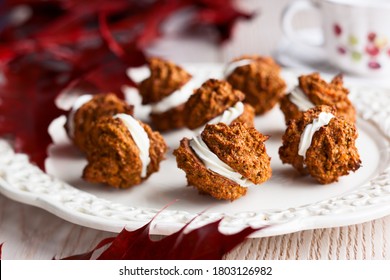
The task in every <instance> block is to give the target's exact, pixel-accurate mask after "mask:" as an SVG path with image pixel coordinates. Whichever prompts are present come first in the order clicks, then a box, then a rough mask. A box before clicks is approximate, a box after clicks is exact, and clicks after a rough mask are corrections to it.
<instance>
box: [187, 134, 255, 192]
mask: <svg viewBox="0 0 390 280" xmlns="http://www.w3.org/2000/svg"><path fill="white" fill-rule="evenodd" d="M190 147H191V148H192V149H193V151H194V152H195V153H196V155H197V156H198V157H199V158H200V159H201V160H202V162H203V164H204V165H205V166H206V167H207V168H208V169H210V170H212V171H214V172H215V173H217V174H219V175H221V176H223V177H225V178H228V179H230V180H232V181H233V182H235V183H237V184H239V185H240V186H242V187H249V186H252V185H254V183H252V182H251V181H250V180H248V179H246V178H244V177H243V176H242V175H241V174H240V173H238V172H236V171H234V169H232V168H231V167H230V166H229V165H227V164H226V163H224V162H223V161H221V160H220V159H219V158H218V157H217V155H216V154H214V153H213V152H212V151H210V149H209V148H208V147H207V145H206V143H205V142H204V141H203V140H202V137H201V136H200V135H199V136H196V137H194V138H193V139H191V140H190Z"/></svg>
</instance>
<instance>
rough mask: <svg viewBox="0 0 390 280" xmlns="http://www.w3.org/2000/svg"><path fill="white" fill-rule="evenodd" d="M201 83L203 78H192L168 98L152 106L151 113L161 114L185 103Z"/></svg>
mask: <svg viewBox="0 0 390 280" xmlns="http://www.w3.org/2000/svg"><path fill="white" fill-rule="evenodd" d="M203 82H204V79H203V77H193V78H192V79H191V80H189V81H188V82H187V83H186V84H185V85H183V86H182V87H181V88H179V89H178V90H175V91H174V92H172V93H171V94H170V95H169V96H167V97H165V98H163V99H162V100H161V101H159V102H157V103H155V104H152V106H151V109H152V113H155V114H161V113H164V112H167V111H169V110H171V109H173V108H175V107H177V106H179V105H181V104H183V103H185V102H187V100H188V99H189V98H190V97H191V95H192V93H193V92H194V90H195V89H197V88H199V87H200V86H201V85H202V84H203Z"/></svg>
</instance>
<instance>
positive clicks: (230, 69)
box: [223, 58, 253, 77]
mask: <svg viewBox="0 0 390 280" xmlns="http://www.w3.org/2000/svg"><path fill="white" fill-rule="evenodd" d="M252 62H253V59H248V58H245V59H241V60H237V61H232V62H230V63H229V64H228V65H227V66H226V68H225V70H224V72H223V74H224V76H225V77H229V76H230V74H231V73H233V72H234V70H236V69H237V68H238V67H241V66H245V65H249V64H251V63H252Z"/></svg>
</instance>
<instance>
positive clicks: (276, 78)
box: [226, 56, 286, 115]
mask: <svg viewBox="0 0 390 280" xmlns="http://www.w3.org/2000/svg"><path fill="white" fill-rule="evenodd" d="M243 59H250V60H253V62H251V63H250V64H248V65H244V66H240V67H237V68H236V69H235V70H234V71H233V72H232V73H231V74H230V75H229V76H228V77H226V79H227V81H228V82H229V83H230V84H231V85H232V86H233V88H235V89H238V90H240V91H242V92H243V93H244V94H245V102H247V103H249V104H251V105H252V106H253V107H254V108H255V112H256V114H258V115H260V114H264V113H265V112H267V111H269V110H271V109H272V108H273V107H274V106H275V105H276V104H277V103H278V102H279V100H280V98H281V97H282V96H283V95H284V93H285V89H286V83H285V82H284V80H283V79H282V78H281V76H280V66H279V65H278V64H277V63H276V62H275V61H274V60H273V59H272V58H271V57H262V56H242V57H239V58H237V59H235V60H234V61H237V60H243Z"/></svg>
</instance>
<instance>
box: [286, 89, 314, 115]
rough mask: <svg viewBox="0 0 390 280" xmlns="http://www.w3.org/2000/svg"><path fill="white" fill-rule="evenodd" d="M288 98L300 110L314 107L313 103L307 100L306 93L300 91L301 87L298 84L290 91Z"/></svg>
mask: <svg viewBox="0 0 390 280" xmlns="http://www.w3.org/2000/svg"><path fill="white" fill-rule="evenodd" d="M289 99H290V101H291V102H292V103H294V104H295V106H297V107H298V109H299V110H300V111H302V112H304V111H307V110H309V109H310V108H313V107H315V105H314V104H313V103H312V102H311V101H310V100H309V98H308V97H307V95H306V94H305V93H304V92H303V91H302V89H301V88H300V87H299V86H297V87H295V88H294V89H293V90H292V91H291V92H290V94H289Z"/></svg>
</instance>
